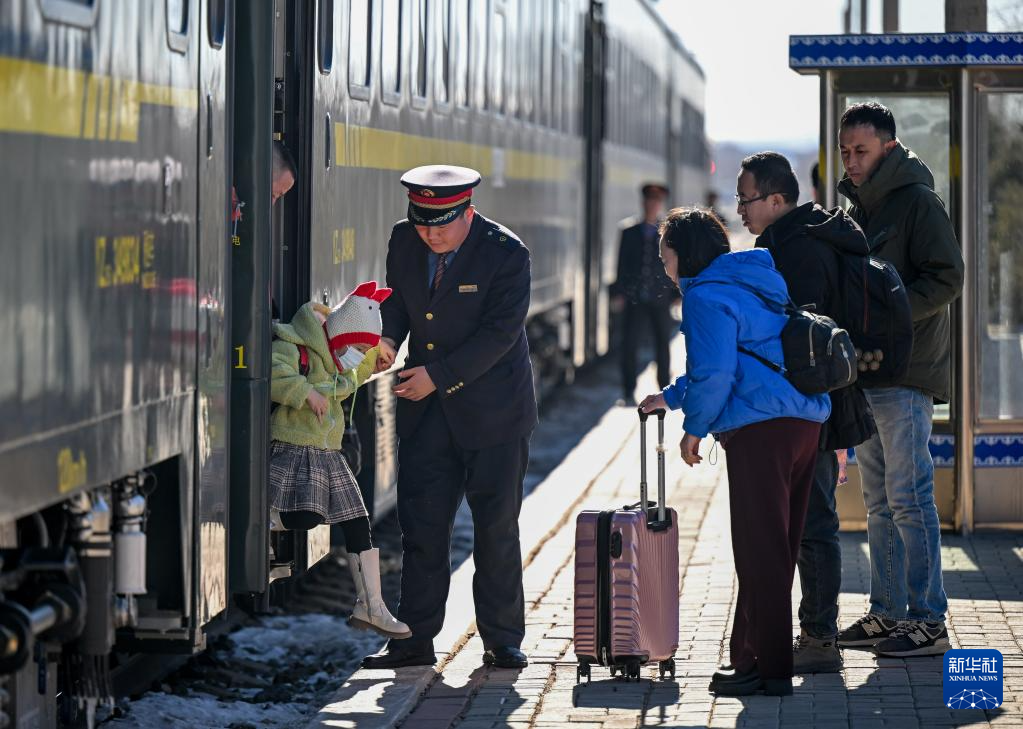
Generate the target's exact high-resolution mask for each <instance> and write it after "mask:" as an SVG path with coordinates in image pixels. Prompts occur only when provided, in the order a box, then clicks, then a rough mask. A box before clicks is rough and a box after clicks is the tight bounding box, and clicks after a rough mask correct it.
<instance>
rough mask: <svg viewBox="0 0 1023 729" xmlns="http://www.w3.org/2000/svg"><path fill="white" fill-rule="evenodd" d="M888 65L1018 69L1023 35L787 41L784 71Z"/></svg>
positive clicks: (806, 37) (807, 37) (793, 38)
mask: <svg viewBox="0 0 1023 729" xmlns="http://www.w3.org/2000/svg"><path fill="white" fill-rule="evenodd" d="M893 66H895V67H897V66H1023V33H944V34H932V35H913V34H886V35H793V36H789V68H793V69H796V70H814V69H827V68H870V67H893Z"/></svg>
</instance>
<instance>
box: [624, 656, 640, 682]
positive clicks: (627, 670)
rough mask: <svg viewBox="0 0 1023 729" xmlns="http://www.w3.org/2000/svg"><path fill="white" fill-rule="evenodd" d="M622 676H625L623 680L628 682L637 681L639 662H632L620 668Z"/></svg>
mask: <svg viewBox="0 0 1023 729" xmlns="http://www.w3.org/2000/svg"><path fill="white" fill-rule="evenodd" d="M622 675H623V676H625V680H626V681H628V680H629V679H630V678H634V679H636V681H637V682H638V681H639V661H632V662H631V663H628V664H627V665H626V666H624V667H623V668H622Z"/></svg>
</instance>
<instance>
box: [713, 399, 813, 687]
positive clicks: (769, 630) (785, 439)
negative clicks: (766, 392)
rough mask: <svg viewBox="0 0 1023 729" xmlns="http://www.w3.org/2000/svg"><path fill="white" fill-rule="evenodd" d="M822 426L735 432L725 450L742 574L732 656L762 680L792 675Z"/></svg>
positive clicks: (773, 424)
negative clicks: (798, 572) (796, 578)
mask: <svg viewBox="0 0 1023 729" xmlns="http://www.w3.org/2000/svg"><path fill="white" fill-rule="evenodd" d="M820 427H821V426H820V424H819V423H812V422H810V421H808V420H798V419H795V418H776V419H774V420H767V421H764V422H762V423H755V424H753V425H747V426H745V427H743V428H740V429H738V430H736V431H734V432H732V433H730V434H729V438H728V439H727V442H726V445H725V450H726V451H727V453H728V458H727V466H728V501H729V507H730V511H731V517H732V552H733V554H734V556H735V571H736V574H737V575H738V577H739V596H738V599H737V600H736V605H735V620H734V622H733V623H732V637H731V641H730V643H729V648H730V657H731V661H732V665H733V666H735V667H736V668H737V669H739V670H740V671H748V670H750V669H751V668H753V666H754V665H756V667H757V670H758V671H759V673H760V676H761V678H791V677H792V578H793V574H794V572H795V569H796V559H797V557H798V555H799V542H800V539H801V538H802V536H803V523H804V521H805V520H806V505H807V502H808V500H809V497H810V487H811V485H812V483H813V472H814V465H815V464H816V461H817V443H818V438H819V436H820Z"/></svg>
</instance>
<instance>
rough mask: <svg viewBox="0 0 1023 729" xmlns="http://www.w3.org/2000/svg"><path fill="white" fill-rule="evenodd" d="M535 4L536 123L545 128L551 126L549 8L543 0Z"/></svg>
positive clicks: (538, 0)
mask: <svg viewBox="0 0 1023 729" xmlns="http://www.w3.org/2000/svg"><path fill="white" fill-rule="evenodd" d="M536 3H537V26H536V27H537V32H536V36H537V41H538V42H539V46H540V51H539V53H540V55H539V58H537V63H536V68H537V72H538V73H539V80H538V82H537V89H538V90H539V92H540V100H539V103H538V104H537V112H538V114H537V121H538V122H539V123H540V124H542V125H543V126H545V127H547V126H550V124H551V44H550V40H551V33H550V7H549V6H548V5H547V3H546V2H545V0H536Z"/></svg>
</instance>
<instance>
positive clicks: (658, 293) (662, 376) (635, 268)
mask: <svg viewBox="0 0 1023 729" xmlns="http://www.w3.org/2000/svg"><path fill="white" fill-rule="evenodd" d="M641 193H642V201H643V214H642V217H641V218H639V219H637V218H628V219H627V220H625V221H623V222H622V224H621V231H622V232H621V239H620V241H619V245H618V275H617V276H616V278H615V282H614V283H613V284H611V290H610V293H611V304H612V308H613V309H614V310H615V311H621V312H623V329H624V333H625V336H624V338H623V340H622V353H621V371H622V404H624V405H626V406H629V407H634V406H635V405H636V400H635V391H636V370H637V351H636V350H637V348H638V346H639V336H638V334H639V331H640V327H641V326H649V328H650V332H651V333H652V334H653V340H654V358H655V360H656V362H657V385H658V387H665V386H666V385H667V384H668V383H669V382H670V381H671V353H670V351H669V349H668V343H669V339H670V337H671V335H672V334H673V330H674V328H675V325H674V323H673V322H672V318H671V305H672V303H673V302H675V301H677V300H678V289H677V288H676V287H675V286H674V285H673V284H672V282H671V279H669V278H668V277H667V276H665V275H664V273H663V271H662V268H663V267H662V266H661V264H660V260H659V259H658V258H657V226H658V225H659V224H660V222H661V218H662V217H663V216H664V206H665V201H666V200H667V199H668V195H669V194H670V191H669V190H668V188H667V186H665V185H662V184H659V183H655V182H650V183H647V184H645V185H643V187H642V188H641Z"/></svg>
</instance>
